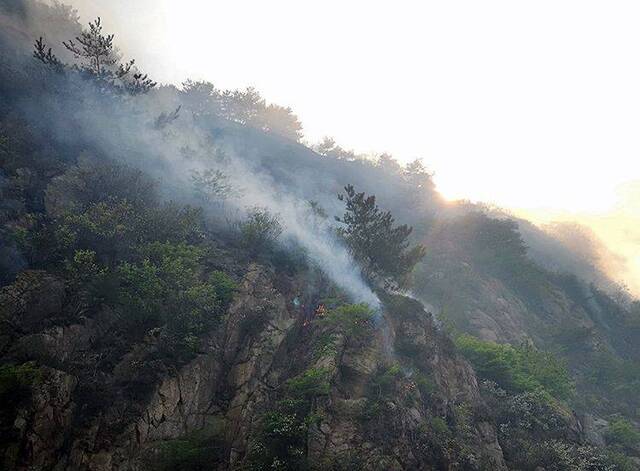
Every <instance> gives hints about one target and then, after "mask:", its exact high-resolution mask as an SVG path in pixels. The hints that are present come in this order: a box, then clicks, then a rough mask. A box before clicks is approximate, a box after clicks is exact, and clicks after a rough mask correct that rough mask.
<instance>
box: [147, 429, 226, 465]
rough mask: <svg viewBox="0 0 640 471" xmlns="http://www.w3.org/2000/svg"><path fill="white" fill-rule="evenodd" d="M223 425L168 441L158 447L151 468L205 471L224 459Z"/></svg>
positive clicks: (151, 461) (151, 460)
mask: <svg viewBox="0 0 640 471" xmlns="http://www.w3.org/2000/svg"><path fill="white" fill-rule="evenodd" d="M222 438H223V428H222V423H220V424H215V425H213V426H209V427H206V428H204V429H202V430H198V431H195V432H193V433H190V434H188V435H186V436H184V437H182V438H178V439H175V440H168V441H166V442H164V443H162V444H161V445H160V446H159V447H158V453H157V456H155V457H153V458H152V459H150V460H149V461H150V463H149V464H150V467H151V468H152V469H153V470H157V471H205V470H209V469H213V468H214V464H215V463H216V462H218V461H219V460H220V459H221V458H222V452H223V448H224V447H223V445H224V444H223V439H222Z"/></svg>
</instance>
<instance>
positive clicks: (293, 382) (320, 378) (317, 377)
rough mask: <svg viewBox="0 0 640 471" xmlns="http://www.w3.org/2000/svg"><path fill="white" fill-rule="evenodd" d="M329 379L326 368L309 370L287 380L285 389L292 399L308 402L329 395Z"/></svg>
mask: <svg viewBox="0 0 640 471" xmlns="http://www.w3.org/2000/svg"><path fill="white" fill-rule="evenodd" d="M329 379H330V374H329V370H327V369H326V368H310V369H308V370H306V371H305V372H304V373H302V374H300V375H298V376H296V377H295V378H291V379H289V380H288V381H287V383H286V389H287V392H288V394H289V395H290V396H292V397H293V398H299V399H306V400H309V399H311V398H313V397H315V396H324V395H327V394H329V390H330V384H329Z"/></svg>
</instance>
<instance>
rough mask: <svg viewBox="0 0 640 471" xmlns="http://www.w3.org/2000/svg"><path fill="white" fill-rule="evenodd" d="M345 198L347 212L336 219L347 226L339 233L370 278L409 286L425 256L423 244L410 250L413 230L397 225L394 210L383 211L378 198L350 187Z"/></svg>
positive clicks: (340, 197) (341, 199) (346, 188)
mask: <svg viewBox="0 0 640 471" xmlns="http://www.w3.org/2000/svg"><path fill="white" fill-rule="evenodd" d="M344 189H345V194H344V195H338V199H340V201H344V203H345V213H344V215H343V216H342V217H341V218H336V220H337V221H338V222H341V223H342V224H343V226H342V227H340V228H338V234H339V235H340V236H341V237H342V238H343V239H344V240H345V242H346V243H347V245H348V246H349V249H350V250H351V252H352V254H353V256H354V257H355V258H356V260H358V261H359V262H360V263H361V264H362V268H363V271H364V273H365V274H366V275H367V276H370V275H373V274H377V275H379V276H382V277H383V278H384V279H386V280H387V281H388V282H393V283H395V284H397V285H399V286H405V285H406V284H407V282H408V275H409V274H410V273H411V271H412V270H413V267H414V266H415V265H416V263H418V262H419V261H420V260H421V259H422V258H423V257H424V255H425V248H424V247H423V246H422V245H416V246H414V247H410V244H409V236H410V235H411V232H412V230H413V229H412V228H411V227H409V226H407V225H401V226H395V227H394V224H395V220H394V218H393V216H392V215H391V212H390V211H386V212H385V211H381V210H380V209H379V208H378V206H377V205H376V197H375V196H368V197H367V196H365V194H364V192H363V193H356V190H355V189H354V188H353V186H352V185H347V186H346V187H345V188H344Z"/></svg>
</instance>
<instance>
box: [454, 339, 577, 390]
mask: <svg viewBox="0 0 640 471" xmlns="http://www.w3.org/2000/svg"><path fill="white" fill-rule="evenodd" d="M455 342H456V346H457V347H458V349H459V350H460V351H461V352H462V354H463V355H464V356H465V357H466V358H467V359H468V360H469V361H470V362H471V364H472V365H473V367H474V369H475V370H476V372H477V373H478V375H479V376H481V377H482V378H485V379H488V380H491V381H494V382H496V383H497V384H498V385H500V386H501V387H502V388H504V389H506V390H508V391H511V392H523V391H537V390H542V391H544V392H545V393H548V394H550V395H552V396H554V397H557V398H559V399H566V398H568V397H569V396H570V395H571V393H572V392H573V384H572V382H571V380H570V376H569V373H568V371H567V369H566V367H565V365H564V364H563V363H562V362H561V361H560V360H558V359H557V358H556V357H555V356H554V355H552V354H551V353H549V352H542V351H539V350H536V349H535V348H534V347H532V346H530V345H524V346H521V347H513V346H511V345H503V344H497V343H495V342H488V341H483V340H480V339H477V338H475V337H472V336H470V335H466V334H465V335H461V336H459V337H457V338H456V340H455Z"/></svg>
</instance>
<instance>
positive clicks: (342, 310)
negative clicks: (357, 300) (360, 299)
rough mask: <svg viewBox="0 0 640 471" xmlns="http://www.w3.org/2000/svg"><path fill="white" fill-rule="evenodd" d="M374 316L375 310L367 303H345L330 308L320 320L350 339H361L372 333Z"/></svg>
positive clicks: (322, 323)
mask: <svg viewBox="0 0 640 471" xmlns="http://www.w3.org/2000/svg"><path fill="white" fill-rule="evenodd" d="M373 318H374V312H373V311H372V310H371V308H369V306H368V305H367V304H364V303H361V304H344V305H342V306H340V307H337V308H335V309H330V310H329V311H328V312H327V313H326V314H325V315H324V317H321V318H320V319H318V322H319V323H320V324H321V325H323V326H326V327H328V328H330V329H332V330H335V331H337V332H340V333H342V334H344V335H345V336H346V337H347V338H349V339H356V340H361V339H363V338H365V337H366V336H367V335H369V334H371V331H372V327H373Z"/></svg>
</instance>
